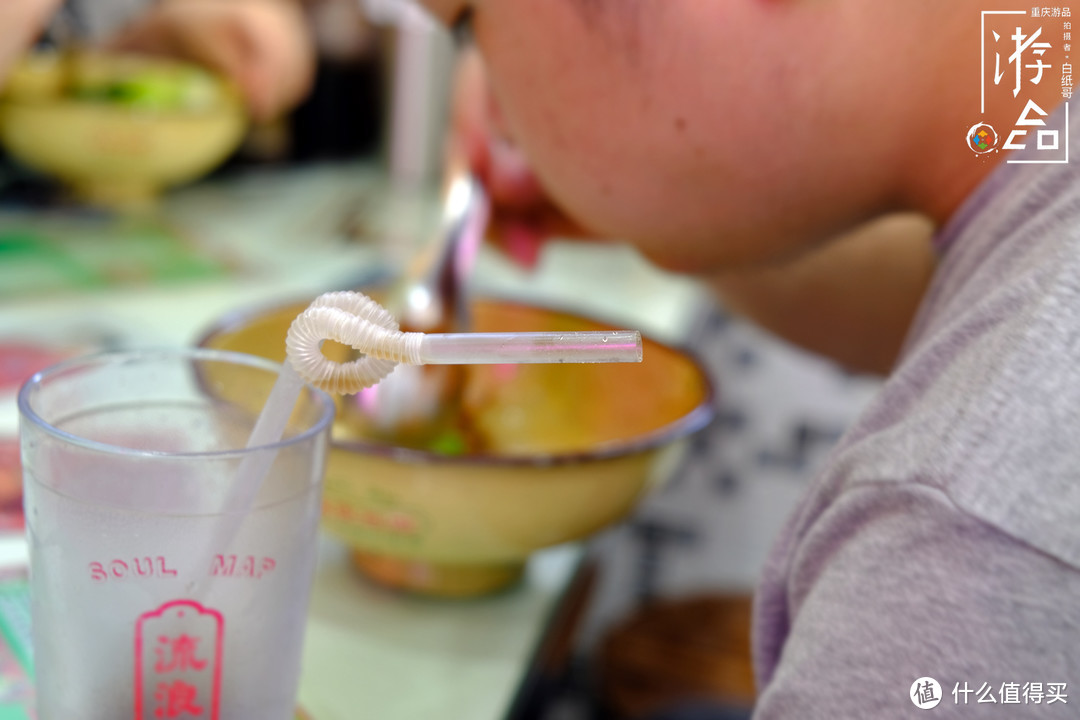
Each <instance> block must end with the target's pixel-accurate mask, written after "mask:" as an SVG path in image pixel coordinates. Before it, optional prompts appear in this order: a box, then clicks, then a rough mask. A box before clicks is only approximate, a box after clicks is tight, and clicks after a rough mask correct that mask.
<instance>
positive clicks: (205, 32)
mask: <svg viewBox="0 0 1080 720" xmlns="http://www.w3.org/2000/svg"><path fill="white" fill-rule="evenodd" d="M110 46H111V47H112V48H114V49H118V50H130V51H137V52H149V53H160V54H166V55H173V56H177V57H180V58H184V59H187V60H191V61H193V62H198V63H201V64H203V65H206V66H208V67H210V68H212V69H214V70H217V71H218V72H221V73H222V74H223V75H225V76H227V77H229V78H231V79H232V80H233V82H235V83H236V84H237V86H238V87H239V88H240V91H241V92H242V93H243V95H244V97H245V99H246V100H247V103H248V106H249V108H250V109H251V112H252V114H253V115H254V116H255V117H256V118H257V119H260V120H266V119H270V118H272V117H274V116H275V115H277V114H279V113H281V112H284V111H287V110H289V109H291V108H292V107H293V106H294V105H296V104H297V103H298V102H300V100H301V99H303V97H304V96H305V95H306V94H307V92H308V89H309V88H310V86H311V83H312V79H313V77H314V73H315V52H314V47H313V42H312V39H311V37H310V33H309V31H308V28H307V24H306V19H305V17H304V14H303V11H302V9H301V7H300V6H299V3H298V2H296V0H160V2H158V3H156V4H155V5H153V6H152V7H151V8H150V9H149V10H148V11H147V12H146V13H145V14H144V15H142V16H140V17H139V18H137V19H136V20H135V21H134V22H132V23H131V24H130V25H129V26H127V27H126V28H124V29H123V30H121V31H120V33H119V34H118V35H117V37H116V38H114V39H113V41H112V42H111V43H110Z"/></svg>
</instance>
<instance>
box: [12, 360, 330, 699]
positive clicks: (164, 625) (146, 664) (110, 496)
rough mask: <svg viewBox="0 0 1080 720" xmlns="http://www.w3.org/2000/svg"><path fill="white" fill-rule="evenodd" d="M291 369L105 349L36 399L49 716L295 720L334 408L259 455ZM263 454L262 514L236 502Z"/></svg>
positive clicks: (34, 515) (30, 473)
mask: <svg viewBox="0 0 1080 720" xmlns="http://www.w3.org/2000/svg"><path fill="white" fill-rule="evenodd" d="M279 370H280V366H278V365H276V364H274V363H272V362H269V361H266V360H263V359H261V358H256V357H252V356H248V355H242V354H237V353H227V352H220V351H214V350H200V349H194V348H193V349H177V350H160V351H158V350H155V351H138V352H118V353H105V354H101V355H95V356H91V357H87V358H80V359H75V360H70V361H67V362H64V363H61V364H59V365H55V366H53V367H52V368H49V369H47V370H44V371H42V372H40V373H38V374H36V375H35V376H34V377H32V378H31V379H30V380H29V381H28V382H27V383H26V384H25V385H24V386H23V388H22V389H21V391H20V393H19V412H20V436H21V444H22V461H23V471H24V485H25V506H26V523H27V530H28V533H29V539H30V559H31V560H30V562H31V567H30V576H31V601H32V608H33V619H32V623H33V640H34V670H35V680H36V685H37V704H38V706H37V710H38V717H39V718H40V720H68V719H69V718H80V720H116V719H117V718H135V720H144V719H145V720H159V719H160V718H172V717H179V718H188V717H199V718H207V719H212V720H218V719H219V718H220V719H221V720H228V719H232V720H250V718H260V720H288V719H290V718H292V717H293V713H294V702H295V696H296V689H297V683H298V681H299V674H300V673H299V671H300V667H299V666H300V652H301V645H302V641H303V630H304V624H305V617H306V611H307V602H308V594H309V590H310V587H311V580H312V576H313V573H314V569H315V556H316V530H317V524H318V519H319V510H320V501H321V491H322V476H323V469H324V465H325V459H326V453H327V448H328V443H329V430H330V425H331V421H332V419H333V415H334V405H333V401H332V399H331V398H330V397H329V396H328V395H326V394H325V393H323V392H321V391H318V390H315V389H313V388H310V387H306V388H305V389H304V391H303V392H302V393H301V397H300V399H299V400H298V401H297V403H296V405H295V407H294V408H293V412H292V415H291V417H290V421H289V425H288V428H287V430H286V432H285V435H284V438H283V439H282V440H281V441H280V442H277V443H274V444H271V445H266V446H263V447H252V448H248V447H246V444H247V439H248V436H249V435H250V433H251V430H252V427H253V426H254V422H255V419H256V417H257V416H258V413H259V411H260V410H261V408H262V406H263V404H264V403H265V402H266V398H267V396H268V394H269V391H270V388H271V387H272V385H273V383H274V381H275V379H276V378H277V376H278V372H279ZM252 453H267V454H269V457H268V458H267V459H269V458H272V462H270V463H269V470H268V471H267V473H266V475H265V478H264V479H263V481H262V483H261V485H260V486H259V491H258V494H257V496H256V498H255V500H254V502H253V503H252V502H250V501H245V504H244V506H240V505H238V504H237V502H236V493H235V492H230V490H231V489H232V487H233V483H235V481H236V477H237V473H238V472H239V470H240V465H241V463H242V462H243V461H244V458H245V457H246V456H249V455H251V454H252Z"/></svg>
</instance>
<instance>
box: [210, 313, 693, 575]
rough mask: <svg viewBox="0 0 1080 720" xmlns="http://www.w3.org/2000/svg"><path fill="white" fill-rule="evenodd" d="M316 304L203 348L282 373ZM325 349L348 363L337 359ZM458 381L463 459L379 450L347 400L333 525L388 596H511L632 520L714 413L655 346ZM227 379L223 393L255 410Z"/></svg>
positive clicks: (546, 323) (494, 369)
mask: <svg viewBox="0 0 1080 720" xmlns="http://www.w3.org/2000/svg"><path fill="white" fill-rule="evenodd" d="M305 307H306V303H297V304H295V305H291V306H287V307H279V308H275V309H271V310H268V311H261V312H254V313H248V314H244V313H240V314H237V315H234V316H233V317H231V318H228V319H226V320H224V321H223V322H221V323H220V324H219V325H218V326H217V327H215V328H214V329H212V330H211V331H210V332H209V333H208V334H207V335H206V336H205V337H204V338H203V340H202V342H201V344H202V345H204V346H207V347H213V348H221V349H230V350H237V351H241V352H247V353H252V354H255V355H262V356H264V357H269V358H272V359H274V360H278V361H281V360H283V359H284V356H285V342H284V339H285V335H286V332H287V330H288V327H289V325H290V323H291V322H292V320H293V318H295V317H296V316H297V315H298V314H299V313H300V312H301V311H302V310H304V308H305ZM472 313H473V318H474V326H473V330H475V331H477V332H500V331H522V332H546V331H555V332H571V331H578V330H611V329H616V328H613V327H610V326H606V325H604V324H601V323H599V322H595V321H593V320H590V319H586V318H583V317H579V316H576V315H573V314H568V313H563V312H558V311H554V310H549V309H544V308H539V307H534V306H526V305H520V304H516V303H512V302H507V301H502V300H493V299H485V300H477V301H475V302H474V303H473V307H472ZM324 352H326V353H327V354H328V355H333V353H334V352H339V353H341V355H340V356H339V357H336V358H332V359H337V360H345V359H348V358H347V353H346V352H345V351H344V350H343V349H342V348H340V347H339V348H336V349H328V348H327V347H325V346H324ZM462 373H463V376H464V377H463V386H462V392H461V396H460V400H459V402H458V403H457V405H458V406H457V407H456V408H455V409H454V410H453V412H454V413H455V414H458V415H460V418H459V419H460V420H461V421H462V422H461V425H462V426H463V427H464V428H465V432H466V433H467V434H468V436H469V438H470V442H469V443H466V444H465V445H464V446H455V447H454V448H453V449H451V450H450V452H451V453H452V454H446V450H447V448H446V446H445V443H441V441H437V442H434V443H433V445H432V447H431V448H429V449H423V448H416V447H403V446H402V444H401V443H395V442H394V441H393V439H392V438H390V439H388V438H383V437H375V436H374V435H373V434H372V433H371V432H370V430H369V428H367V427H366V426H365V425H364V423H363V422H362V418H361V417H360V414H359V412H358V411H357V409H356V407H355V403H356V402H358V401H357V400H355V399H353V397H352V396H342V397H339V398H338V415H337V420H336V422H335V426H334V432H333V443H332V450H331V453H330V459H329V461H328V468H327V473H326V482H325V494H324V504H323V527H324V529H325V530H326V531H327V532H329V533H330V534H331V535H333V536H335V537H337V538H339V539H340V540H342V541H344V542H345V543H346V544H347V545H348V546H349V547H350V548H351V557H352V560H353V562H354V563H355V565H356V566H357V567H358V568H359V569H360V570H361V571H362V572H363V573H364V574H366V575H368V576H369V577H371V578H373V579H375V580H377V581H379V582H381V583H384V584H386V585H390V586H393V587H398V588H404V589H408V590H411V591H415V592H419V593H425V594H432V595H444V596H467V595H478V594H482V593H486V592H491V591H494V590H497V589H500V588H502V587H504V586H507V585H509V584H512V583H513V582H514V581H516V580H517V579H518V578H519V577H520V576H521V574H522V571H523V569H524V566H525V562H526V561H527V559H528V558H529V555H530V554H531V553H533V552H535V551H536V550H538V549H540V548H544V547H549V546H552V545H556V544H559V543H563V542H567V541H572V540H578V539H581V538H584V537H587V536H588V535H590V534H592V533H595V532H596V531H598V530H600V529H602V528H604V527H606V526H609V525H611V524H612V523H615V522H617V521H619V520H620V519H622V518H624V517H625V516H626V515H627V514H628V513H630V511H631V510H632V509H633V508H634V507H635V505H636V503H637V502H638V501H639V500H640V499H641V498H642V496H643V494H644V493H645V492H646V491H647V490H648V489H649V488H650V487H651V486H652V485H653V484H654V483H656V482H658V481H661V480H663V473H662V472H661V469H662V468H664V467H667V468H670V463H669V462H665V460H671V459H672V458H671V455H672V454H673V453H677V452H679V451H680V449H681V446H682V445H683V443H682V442H681V441H682V440H684V439H685V438H686V437H687V436H688V435H689V434H691V433H692V432H694V431H695V430H697V429H699V428H701V427H703V426H704V425H705V424H706V423H707V422H708V421H709V419H710V418H711V416H712V412H713V411H712V408H713V405H714V403H713V395H714V391H713V387H712V385H711V383H710V380H709V379H708V377H707V375H706V373H705V371H704V369H703V367H702V366H701V364H700V363H699V362H697V360H696V359H695V358H693V357H692V356H691V355H689V354H688V353H686V352H684V351H681V350H679V349H675V348H672V347H667V346H664V345H662V344H660V343H657V342H654V341H652V340H650V339H648V338H646V339H645V345H644V361H643V362H642V363H640V364H638V363H628V364H607V365H600V364H596V365H588V364H581V365H578V364H556V365H475V366H465V367H463V368H462ZM219 380H220V382H219V383H218V385H219V392H222V393H226V394H228V393H230V392H232V393H234V394H236V395H237V397H231V398H230V399H231V400H233V401H235V402H241V403H242V402H243V401H244V398H243V397H241V396H240V391H238V390H230V389H229V388H230V384H229V382H228V379H227V378H221V379H219ZM264 396H265V395H264ZM359 402H362V397H361V400H360V401H359ZM252 410H253V411H257V408H252Z"/></svg>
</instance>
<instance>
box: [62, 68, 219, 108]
mask: <svg viewBox="0 0 1080 720" xmlns="http://www.w3.org/2000/svg"><path fill="white" fill-rule="evenodd" d="M70 94H71V95H72V96H73V97H75V98H78V99H80V100H88V101H92V102H103V103H111V104H116V105H123V106H126V107H131V108H139V109H146V110H201V109H204V108H206V107H209V106H211V105H213V103H214V101H215V99H216V96H217V90H216V87H215V84H214V80H213V78H212V77H211V76H210V75H209V74H208V73H206V72H203V71H201V70H198V69H196V68H183V69H173V68H168V69H166V68H156V67H147V68H143V69H140V70H137V71H134V72H131V73H128V74H126V75H124V76H122V77H115V78H94V79H93V80H89V79H82V80H81V81H76V82H75V83H73V86H72V87H71V90H70Z"/></svg>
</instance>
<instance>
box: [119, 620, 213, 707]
mask: <svg viewBox="0 0 1080 720" xmlns="http://www.w3.org/2000/svg"><path fill="white" fill-rule="evenodd" d="M224 631H225V618H224V617H222V615H221V613H220V612H218V611H217V610H211V609H210V608H205V607H203V606H202V605H200V604H199V603H197V602H195V601H193V600H172V601H170V602H167V603H165V604H164V605H162V606H161V607H159V608H158V609H157V610H153V611H151V612H147V613H143V614H142V615H140V616H139V619H138V621H136V623H135V720H167V719H168V718H182V719H186V718H203V719H204V720H218V713H219V708H220V704H221V654H222V645H223V642H224Z"/></svg>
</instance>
